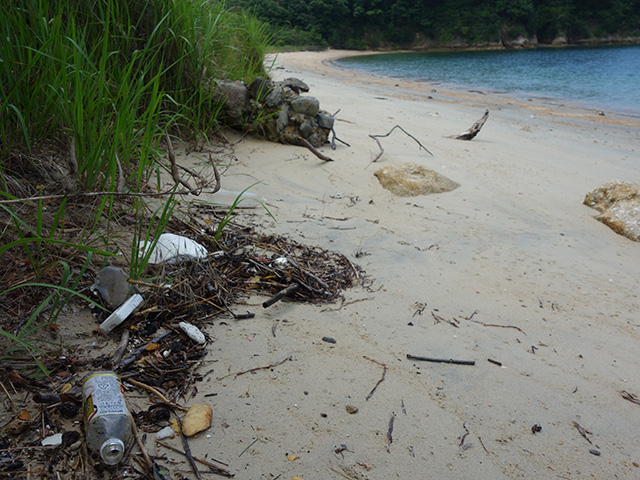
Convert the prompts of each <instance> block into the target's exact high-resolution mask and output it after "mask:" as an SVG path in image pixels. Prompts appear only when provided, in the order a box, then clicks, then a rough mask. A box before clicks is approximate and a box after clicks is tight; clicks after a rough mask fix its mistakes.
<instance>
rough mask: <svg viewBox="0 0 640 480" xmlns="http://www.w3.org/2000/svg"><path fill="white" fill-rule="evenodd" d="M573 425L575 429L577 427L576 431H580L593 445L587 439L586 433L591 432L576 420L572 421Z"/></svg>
mask: <svg viewBox="0 0 640 480" xmlns="http://www.w3.org/2000/svg"><path fill="white" fill-rule="evenodd" d="M573 426H574V427H575V428H576V429H578V432H580V435H582V436H583V437H584V439H585V440H586V441H587V442H589V443H590V444H591V445H593V442H591V440H589V437H587V433H589V434H591V432H590V431H589V430H585V429H584V428H582V427H581V426H580V424H579V423H577V422H573Z"/></svg>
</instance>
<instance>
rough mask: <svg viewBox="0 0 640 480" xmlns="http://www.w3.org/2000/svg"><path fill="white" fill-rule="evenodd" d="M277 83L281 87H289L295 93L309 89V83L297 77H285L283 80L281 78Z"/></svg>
mask: <svg viewBox="0 0 640 480" xmlns="http://www.w3.org/2000/svg"><path fill="white" fill-rule="evenodd" d="M279 83H280V85H282V86H283V87H289V88H290V89H291V90H293V91H294V92H296V93H297V94H300V92H308V91H309V85H307V84H306V83H304V82H303V81H302V80H300V79H299V78H295V77H289V78H285V79H284V80H282V81H281V82H279Z"/></svg>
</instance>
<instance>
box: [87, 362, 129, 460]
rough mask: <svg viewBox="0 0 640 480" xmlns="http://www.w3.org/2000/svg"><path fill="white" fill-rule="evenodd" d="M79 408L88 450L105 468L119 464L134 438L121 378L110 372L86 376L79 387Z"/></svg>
mask: <svg viewBox="0 0 640 480" xmlns="http://www.w3.org/2000/svg"><path fill="white" fill-rule="evenodd" d="M82 405H83V412H84V431H85V434H86V438H87V447H88V448H89V450H90V451H92V452H95V453H99V454H100V457H101V458H102V460H103V461H104V463H106V464H107V465H116V464H118V463H120V461H121V460H122V457H123V456H124V452H125V450H126V446H127V444H128V443H129V441H130V440H131V438H132V436H133V434H132V428H131V414H130V413H129V410H128V409H127V404H126V402H125V399H124V393H123V392H122V385H121V383H120V377H119V376H118V375H117V374H116V373H114V372H110V371H105V372H95V373H92V374H90V375H88V376H87V377H86V378H85V379H84V382H83V383H82Z"/></svg>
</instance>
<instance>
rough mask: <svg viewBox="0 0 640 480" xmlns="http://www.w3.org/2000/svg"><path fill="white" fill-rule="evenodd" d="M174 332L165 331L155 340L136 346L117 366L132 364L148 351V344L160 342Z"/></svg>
mask: <svg viewBox="0 0 640 480" xmlns="http://www.w3.org/2000/svg"><path fill="white" fill-rule="evenodd" d="M172 333H173V331H171V330H169V331H168V332H164V333H162V334H160V335H158V336H157V337H155V338H154V339H153V340H151V341H150V342H149V343H147V344H145V345H142V346H141V347H138V348H136V349H135V350H134V351H133V352H131V353H130V354H129V356H128V357H127V358H125V359H124V360H123V361H121V362H120V363H119V364H118V365H117V367H116V368H118V369H120V368H124V367H128V366H129V365H131V364H132V363H133V362H135V361H136V359H137V358H138V357H139V356H140V355H142V354H143V353H144V352H146V351H147V345H149V344H151V343H160V342H161V341H162V340H164V339H165V337H168V336H169V335H171V334H172Z"/></svg>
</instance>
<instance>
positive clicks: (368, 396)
mask: <svg viewBox="0 0 640 480" xmlns="http://www.w3.org/2000/svg"><path fill="white" fill-rule="evenodd" d="M363 358H366V359H367V360H369V361H370V362H373V363H376V364H378V365H380V366H381V367H383V370H382V378H380V380H378V382H377V383H376V384H375V386H374V387H373V389H372V390H371V391H370V392H369V395H367V398H365V399H364V400H365V401H367V400H369V399H370V398H371V397H372V396H373V392H375V391H376V388H378V385H380V384H381V383H382V382H383V381H384V377H385V375H386V374H387V365H386V364H384V363H382V362H378V361H377V360H374V359H373V358H369V357H367V356H366V355H363Z"/></svg>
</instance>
